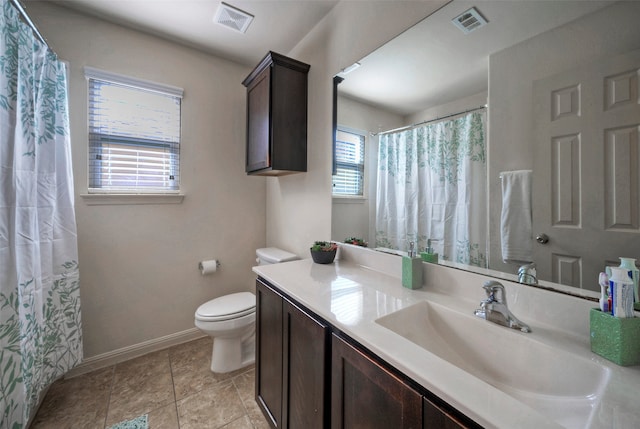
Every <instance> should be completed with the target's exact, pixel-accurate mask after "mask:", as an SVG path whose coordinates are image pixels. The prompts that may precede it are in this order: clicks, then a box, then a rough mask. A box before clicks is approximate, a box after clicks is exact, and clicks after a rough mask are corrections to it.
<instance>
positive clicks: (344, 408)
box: [331, 335, 422, 429]
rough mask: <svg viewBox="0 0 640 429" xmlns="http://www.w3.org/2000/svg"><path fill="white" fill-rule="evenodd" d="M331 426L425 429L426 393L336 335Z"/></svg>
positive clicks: (333, 341)
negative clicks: (423, 404)
mask: <svg viewBox="0 0 640 429" xmlns="http://www.w3.org/2000/svg"><path fill="white" fill-rule="evenodd" d="M331 360H332V366H331V427H332V428H335V429H350V428H367V429H388V428H397V429H410V428H413V429H421V428H422V395H421V394H420V393H418V392H417V391H416V390H414V389H412V388H411V387H409V386H407V385H406V384H405V383H403V382H402V380H400V379H398V378H397V377H396V376H394V375H393V374H391V373H390V372H388V371H387V370H385V369H384V368H382V367H381V366H380V365H378V364H377V363H376V362H374V361H373V360H372V359H370V358H369V357H368V356H367V355H365V354H364V353H362V352H361V351H359V350H358V349H356V348H355V347H353V346H352V345H350V344H348V343H347V342H346V341H344V340H343V339H341V338H339V337H337V336H335V335H333V336H332V341H331Z"/></svg>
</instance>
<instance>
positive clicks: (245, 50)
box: [22, 0, 337, 66]
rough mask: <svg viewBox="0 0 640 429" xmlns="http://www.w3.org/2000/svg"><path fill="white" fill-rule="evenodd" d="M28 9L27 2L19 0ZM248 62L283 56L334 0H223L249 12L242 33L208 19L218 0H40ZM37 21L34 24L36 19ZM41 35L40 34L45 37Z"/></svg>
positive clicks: (328, 9)
mask: <svg viewBox="0 0 640 429" xmlns="http://www.w3.org/2000/svg"><path fill="white" fill-rule="evenodd" d="M22 1H23V2H25V4H26V9H27V11H28V10H29V1H37V0H26V1H25V0H22ZM45 1H50V2H52V3H56V4H59V5H61V6H64V7H68V8H71V9H75V10H77V11H80V12H83V13H86V14H90V15H94V16H97V17H100V18H102V19H105V20H108V21H112V22H115V23H117V24H121V25H124V26H127V27H132V28H135V29H137V30H140V31H144V32H147V33H151V34H154V35H156V36H160V37H163V38H165V39H169V40H173V41H176V42H178V43H182V44H184V45H187V46H191V47H194V48H197V49H200V50H203V51H205V52H209V53H212V54H214V55H216V56H219V57H222V58H226V59H229V60H232V61H235V62H238V63H240V64H244V65H248V66H254V65H256V64H257V63H258V62H259V61H260V60H261V59H262V58H263V57H264V56H265V54H266V53H267V52H268V51H275V52H278V53H281V54H287V53H288V52H289V51H290V50H291V49H293V48H294V47H295V45H296V44H297V43H298V42H299V41H300V40H302V38H304V36H305V35H306V34H307V33H308V32H309V30H311V28H313V27H314V26H315V25H316V24H317V23H318V22H319V21H320V20H321V19H322V18H323V17H324V16H325V15H326V14H327V13H329V11H330V10H331V8H333V6H334V5H335V4H336V3H337V0H276V1H271V0H249V1H246V0H226V1H225V3H227V4H230V5H232V6H234V7H236V8H238V9H241V10H242V11H244V12H247V13H250V14H251V15H253V16H254V19H253V22H252V23H251V25H250V26H249V28H248V30H247V32H246V33H245V34H242V33H240V32H237V31H234V30H232V29H230V28H228V27H224V26H222V25H219V24H216V23H214V22H213V18H214V16H215V13H216V10H217V8H218V5H219V4H220V3H221V2H220V1H219V0H45ZM36 25H37V22H36ZM45 37H46V35H45Z"/></svg>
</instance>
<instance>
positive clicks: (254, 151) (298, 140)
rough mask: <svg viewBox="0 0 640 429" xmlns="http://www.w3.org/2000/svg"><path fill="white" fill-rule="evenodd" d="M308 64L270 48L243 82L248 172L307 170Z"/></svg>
mask: <svg viewBox="0 0 640 429" xmlns="http://www.w3.org/2000/svg"><path fill="white" fill-rule="evenodd" d="M308 72H309V65H308V64H305V63H302V62H300V61H297V60H294V59H291V58H288V57H285V56H284V55H280V54H276V53H275V52H269V53H268V54H267V55H266V56H265V57H264V58H263V59H262V61H261V62H260V64H258V66H257V67H256V68H255V69H254V70H253V71H252V72H251V73H250V74H249V76H247V78H246V79H245V80H244V81H243V82H242V84H243V85H244V86H245V87H246V88H247V159H246V171H247V173H248V174H255V175H265V176H280V175H285V174H291V173H298V172H302V171H307V74H308Z"/></svg>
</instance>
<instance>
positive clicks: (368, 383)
mask: <svg viewBox="0 0 640 429" xmlns="http://www.w3.org/2000/svg"><path fill="white" fill-rule="evenodd" d="M256 297H257V307H258V308H257V322H256V323H257V325H256V341H257V343H256V344H257V356H256V400H257V402H258V405H259V406H260V408H261V409H262V412H263V413H264V415H265V416H266V417H267V419H268V420H269V422H270V423H271V426H272V427H273V428H277V429H280V428H291V429H298V428H302V429H309V428H331V429H354V428H356V429H358V428H362V429H378V428H380V429H388V428H398V429H409V428H413V429H465V428H474V429H477V428H480V426H478V425H477V424H476V423H474V422H473V421H472V420H470V419H469V418H467V417H466V416H464V415H463V414H461V413H460V412H458V411H457V410H455V409H454V408H452V407H451V406H449V405H448V404H446V403H445V402H444V401H442V400H440V399H439V398H437V397H436V396H435V395H433V394H432V393H431V392H428V391H426V390H425V389H423V388H422V387H421V386H418V385H417V384H416V383H415V382H413V381H411V379H409V378H408V377H406V376H405V375H404V374H402V373H400V372H398V371H397V370H396V369H395V368H393V367H391V366H389V364H387V363H386V362H384V361H382V360H381V359H380V358H378V357H377V356H375V355H373V354H371V353H370V352H368V351H367V350H365V349H364V348H362V346H360V345H358V344H357V343H355V341H353V340H352V339H351V338H349V337H348V336H346V335H345V334H344V333H342V332H339V331H338V330H337V329H335V328H334V327H332V326H331V325H330V324H329V323H327V322H326V321H324V320H322V319H321V318H319V317H317V316H316V315H314V314H313V313H312V312H311V311H310V310H308V309H306V308H305V307H303V306H301V305H299V304H298V303H296V302H295V301H294V300H292V299H290V298H289V297H287V296H285V295H284V294H282V293H281V292H280V291H279V290H278V289H277V288H275V287H273V286H272V285H270V284H268V283H267V282H266V281H264V280H262V279H258V281H257V282H256ZM332 331H333V333H332ZM329 386H330V388H329ZM329 410H330V415H329Z"/></svg>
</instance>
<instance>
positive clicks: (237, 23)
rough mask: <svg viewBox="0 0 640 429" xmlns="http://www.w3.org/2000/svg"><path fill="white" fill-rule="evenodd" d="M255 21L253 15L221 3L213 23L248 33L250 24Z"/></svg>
mask: <svg viewBox="0 0 640 429" xmlns="http://www.w3.org/2000/svg"><path fill="white" fill-rule="evenodd" d="M251 21H253V15H251V14H249V13H247V12H244V11H242V10H240V9H237V8H235V7H233V6H231V5H228V4H226V3H220V6H218V10H217V11H216V16H215V17H214V18H213V22H215V23H217V24H220V25H224V26H225V27H228V28H231V29H232V30H235V31H239V32H240V33H246V32H247V28H249V24H251Z"/></svg>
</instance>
